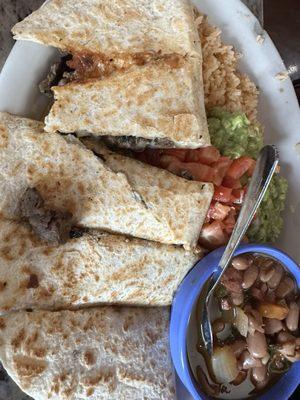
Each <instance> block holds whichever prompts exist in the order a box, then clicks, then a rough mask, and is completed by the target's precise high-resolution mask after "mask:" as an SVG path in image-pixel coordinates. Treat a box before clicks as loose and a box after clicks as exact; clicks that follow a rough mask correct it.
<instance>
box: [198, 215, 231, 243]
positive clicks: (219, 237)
mask: <svg viewBox="0 0 300 400" xmlns="http://www.w3.org/2000/svg"><path fill="white" fill-rule="evenodd" d="M227 242H228V235H227V234H226V232H224V231H223V225H222V222H220V221H213V222H212V223H207V224H204V225H203V227H202V230H201V233H200V238H199V243H200V245H201V246H203V247H205V248H206V249H208V250H213V249H216V248H217V247H220V246H223V245H224V244H226V243H227Z"/></svg>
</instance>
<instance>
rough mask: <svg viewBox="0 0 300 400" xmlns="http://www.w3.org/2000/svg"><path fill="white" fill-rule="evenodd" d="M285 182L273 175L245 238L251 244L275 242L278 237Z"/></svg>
mask: <svg viewBox="0 0 300 400" xmlns="http://www.w3.org/2000/svg"><path fill="white" fill-rule="evenodd" d="M287 187H288V184H287V181H286V179H284V178H283V177H282V176H280V175H278V174H276V175H274V177H273V179H272V182H271V184H270V186H269V189H268V191H267V193H266V195H265V197H264V198H263V201H262V203H261V205H260V207H259V209H258V212H257V216H256V219H255V220H254V221H253V222H252V224H251V226H250V228H249V230H248V233H247V236H248V238H249V240H250V241H251V242H275V241H276V240H277V238H278V236H279V235H280V232H281V229H282V225H283V220H282V217H281V212H282V211H283V210H284V206H285V197H286V192H287Z"/></svg>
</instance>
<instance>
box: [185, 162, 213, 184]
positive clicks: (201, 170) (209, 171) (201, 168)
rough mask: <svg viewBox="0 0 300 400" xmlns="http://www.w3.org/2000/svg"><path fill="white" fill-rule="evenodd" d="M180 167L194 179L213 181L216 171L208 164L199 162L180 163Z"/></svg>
mask: <svg viewBox="0 0 300 400" xmlns="http://www.w3.org/2000/svg"><path fill="white" fill-rule="evenodd" d="M182 167H183V169H184V170H185V171H187V172H188V173H189V174H190V175H191V176H192V179H194V180H195V181H200V182H214V181H215V179H216V171H215V170H214V169H213V168H212V167H209V166H208V165H205V164H199V163H182Z"/></svg>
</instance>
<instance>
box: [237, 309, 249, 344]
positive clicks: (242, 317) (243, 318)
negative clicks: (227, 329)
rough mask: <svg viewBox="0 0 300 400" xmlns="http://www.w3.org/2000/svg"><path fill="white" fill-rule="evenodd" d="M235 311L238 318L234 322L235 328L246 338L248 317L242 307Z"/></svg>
mask: <svg viewBox="0 0 300 400" xmlns="http://www.w3.org/2000/svg"><path fill="white" fill-rule="evenodd" d="M235 310H236V317H235V320H234V326H235V327H236V329H237V330H238V331H239V332H240V334H241V335H242V336H244V337H246V336H247V333H248V317H247V315H246V313H245V312H244V311H243V310H242V309H241V308H240V307H236V308H235Z"/></svg>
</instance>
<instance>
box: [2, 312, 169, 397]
mask: <svg viewBox="0 0 300 400" xmlns="http://www.w3.org/2000/svg"><path fill="white" fill-rule="evenodd" d="M168 325H169V309H168V308H164V307H158V308H136V307H130V308H127V307H122V308H120V307H98V308H90V309H85V310H78V311H61V312H47V311H40V312H39V311H34V312H29V313H27V312H16V313H10V314H9V315H6V316H2V317H1V318H0V359H1V361H2V363H3V366H4V367H5V369H6V370H7V371H8V373H9V375H10V376H11V377H12V378H13V379H14V380H15V382H16V383H17V384H18V385H19V386H20V388H21V389H22V390H23V391H24V392H26V393H27V394H29V395H30V396H32V397H33V398H34V399H36V400H46V399H49V398H50V399H58V398H59V399H70V398H72V399H74V400H76V399H78V400H79V399H82V398H89V399H91V400H96V399H97V400H100V399H103V400H107V399H109V400H120V399H131V400H140V399H146V398H147V399H151V400H157V399H160V400H175V399H176V396H175V382H174V376H173V371H172V365H171V359H170V355H169V340H168V331H169V329H168ZM58 349H59V351H58Z"/></svg>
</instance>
